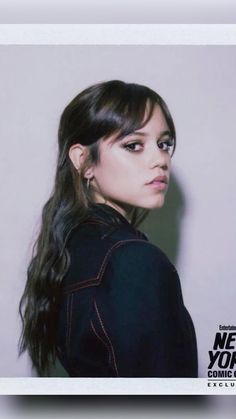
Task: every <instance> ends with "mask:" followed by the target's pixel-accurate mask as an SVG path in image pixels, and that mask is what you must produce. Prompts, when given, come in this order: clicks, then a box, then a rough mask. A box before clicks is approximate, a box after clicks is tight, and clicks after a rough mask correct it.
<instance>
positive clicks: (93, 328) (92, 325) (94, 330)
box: [90, 320, 111, 364]
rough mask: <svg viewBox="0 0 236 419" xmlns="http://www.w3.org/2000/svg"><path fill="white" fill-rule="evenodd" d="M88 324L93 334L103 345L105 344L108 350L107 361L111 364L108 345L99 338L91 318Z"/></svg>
mask: <svg viewBox="0 0 236 419" xmlns="http://www.w3.org/2000/svg"><path fill="white" fill-rule="evenodd" d="M90 325H91V328H92V330H93V332H94V334H95V336H96V337H97V338H98V339H99V340H100V341H101V342H102V343H103V345H105V347H106V349H107V351H108V362H109V364H111V351H110V347H109V345H108V344H107V343H106V342H105V341H104V340H103V339H102V338H101V336H99V334H98V332H97V331H96V329H95V327H94V324H93V322H92V320H90Z"/></svg>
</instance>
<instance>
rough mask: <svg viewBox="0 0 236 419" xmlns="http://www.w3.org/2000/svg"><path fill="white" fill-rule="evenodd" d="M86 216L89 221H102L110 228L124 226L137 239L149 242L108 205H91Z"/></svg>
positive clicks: (145, 236)
mask: <svg viewBox="0 0 236 419" xmlns="http://www.w3.org/2000/svg"><path fill="white" fill-rule="evenodd" d="M88 216H89V218H90V219H93V220H100V221H103V222H105V223H107V224H108V225H111V226H112V227H118V226H120V227H122V226H124V227H126V228H128V229H129V230H131V231H132V232H134V233H135V234H136V236H137V237H138V238H141V239H143V240H146V241H149V240H148V237H147V235H146V234H145V233H143V232H141V231H140V230H138V229H137V228H135V227H134V226H132V225H131V224H130V222H129V221H128V220H127V219H126V218H125V217H124V216H123V215H122V214H121V213H120V212H119V211H118V210H116V209H115V208H113V207H111V206H110V205H107V204H102V203H96V204H92V205H91V206H90V208H89V210H88Z"/></svg>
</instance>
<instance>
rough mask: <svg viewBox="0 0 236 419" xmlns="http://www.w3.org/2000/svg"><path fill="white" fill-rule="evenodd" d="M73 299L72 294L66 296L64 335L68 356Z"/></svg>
mask: <svg viewBox="0 0 236 419" xmlns="http://www.w3.org/2000/svg"><path fill="white" fill-rule="evenodd" d="M73 298H74V294H71V296H70V295H68V299H67V334H66V346H67V353H68V354H69V347H70V336H71V324H72V307H73Z"/></svg>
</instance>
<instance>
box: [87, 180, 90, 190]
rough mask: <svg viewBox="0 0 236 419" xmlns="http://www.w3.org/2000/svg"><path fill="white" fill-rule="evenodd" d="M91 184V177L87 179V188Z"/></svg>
mask: <svg viewBox="0 0 236 419" xmlns="http://www.w3.org/2000/svg"><path fill="white" fill-rule="evenodd" d="M89 185H90V179H89V178H88V179H87V189H89Z"/></svg>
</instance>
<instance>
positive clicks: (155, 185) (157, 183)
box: [147, 180, 167, 191]
mask: <svg viewBox="0 0 236 419" xmlns="http://www.w3.org/2000/svg"><path fill="white" fill-rule="evenodd" d="M147 186H150V187H151V188H155V189H158V190H159V191H163V190H164V189H166V188H167V183H165V182H160V181H156V180H154V181H153V182H151V183H148V184H147Z"/></svg>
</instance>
